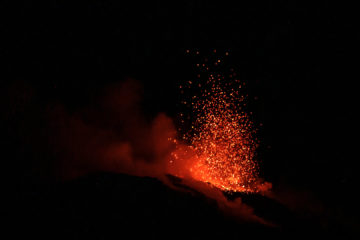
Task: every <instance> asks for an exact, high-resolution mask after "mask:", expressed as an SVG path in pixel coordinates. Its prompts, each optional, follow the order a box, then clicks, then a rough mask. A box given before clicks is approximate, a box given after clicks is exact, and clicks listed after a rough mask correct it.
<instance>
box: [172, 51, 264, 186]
mask: <svg viewBox="0 0 360 240" xmlns="http://www.w3.org/2000/svg"><path fill="white" fill-rule="evenodd" d="M189 52H190V51H187V53H189ZM214 53H216V51H214ZM196 54H197V55H199V52H196ZM216 54H217V53H216ZM217 55H218V54H217ZM228 55H229V53H228V52H226V53H225V56H228ZM222 62H223V60H222V59H220V58H215V60H214V59H212V60H210V59H208V58H205V59H203V62H201V63H197V64H196V66H197V68H198V70H199V72H200V73H199V74H198V79H197V80H196V81H188V83H187V86H181V87H180V88H182V90H183V89H185V88H188V89H191V91H192V92H193V93H195V94H193V95H192V96H191V99H190V100H188V101H183V104H185V105H186V106H190V107H191V115H192V116H191V118H192V119H193V121H192V124H191V129H190V131H188V133H186V134H184V136H183V140H184V141H185V142H187V143H188V144H189V146H188V148H187V150H186V151H192V152H193V153H194V154H192V155H191V160H189V159H187V160H184V159H183V160H181V159H177V161H184V162H186V168H187V170H188V171H189V175H190V176H191V177H192V178H193V179H195V180H198V181H202V182H206V183H209V184H211V185H212V186H215V187H217V188H220V189H222V190H225V191H233V192H255V191H256V184H257V182H258V164H257V162H256V161H255V150H256V147H257V140H256V138H255V130H254V128H253V123H252V122H251V121H250V118H249V116H248V114H247V113H246V112H245V111H244V110H243V108H244V106H245V105H246V103H245V97H244V96H243V95H242V94H241V93H240V90H241V88H242V86H243V83H241V82H240V81H239V80H238V79H236V78H235V76H236V73H234V71H233V69H231V71H230V73H229V74H223V73H222V72H221V71H219V70H218V66H219V64H222ZM212 68H216V70H215V71H211V70H212ZM195 89H196V90H195ZM181 116H184V114H181ZM183 122H184V121H183ZM181 149H182V150H183V149H184V148H183V147H182V148H181ZM174 155H176V156H177V158H178V156H179V148H178V149H177V151H175V152H174V153H173V156H174Z"/></svg>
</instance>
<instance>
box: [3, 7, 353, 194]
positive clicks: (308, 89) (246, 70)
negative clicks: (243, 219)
mask: <svg viewBox="0 0 360 240" xmlns="http://www.w3.org/2000/svg"><path fill="white" fill-rule="evenodd" d="M235 2H236V3H235ZM338 4H339V3H338ZM0 6H1V7H0V15H1V18H2V20H1V25H0V26H1V39H2V40H4V41H3V43H2V44H1V46H0V66H1V67H0V69H1V109H2V111H1V121H2V124H1V132H2V134H1V145H2V149H3V150H2V152H3V153H2V155H3V156H2V157H1V158H2V160H1V161H2V164H3V166H2V168H1V171H2V173H1V175H2V178H3V179H4V181H2V184H1V185H3V184H4V183H5V182H6V183H9V182H10V183H14V184H15V185H16V186H17V184H20V185H21V184H24V183H28V182H31V181H37V180H38V178H40V179H42V177H40V176H43V175H45V176H51V170H50V169H51V167H49V165H51V159H49V154H48V153H47V150H46V147H45V148H42V144H43V142H44V141H43V139H46V135H47V132H46V130H44V128H43V126H44V124H45V122H46V111H47V109H48V108H49V107H51V106H52V105H56V104H61V105H63V106H65V108H66V109H68V111H69V112H77V111H78V110H79V109H82V108H83V107H89V106H91V104H92V103H93V102H94V101H95V100H94V99H96V97H97V96H98V95H99V94H100V92H101V89H102V88H104V87H105V86H107V85H108V84H110V83H114V82H118V81H122V80H124V79H125V78H127V77H130V78H134V79H137V80H138V81H140V82H141V83H142V84H143V89H144V96H143V97H144V104H143V108H144V109H143V110H144V112H145V113H146V115H147V116H148V117H149V118H151V117H152V116H154V115H155V114H157V113H158V112H165V113H166V114H168V115H169V116H171V117H175V116H176V113H177V108H176V106H177V105H178V103H179V95H178V89H177V86H178V84H179V82H181V81H184V80H187V79H191V78H193V77H194V76H195V74H196V73H195V72H194V70H193V65H192V63H193V61H194V60H192V59H191V58H190V59H189V58H188V57H186V56H185V54H184V53H185V50H186V49H199V50H200V51H201V52H204V53H205V55H206V53H208V52H210V51H211V50H212V49H215V48H216V49H218V50H219V51H225V50H230V52H231V56H230V58H229V66H233V67H235V68H236V70H237V71H238V73H239V75H240V76H241V79H242V80H243V81H245V82H246V83H247V91H248V94H249V96H250V99H253V98H254V97H255V96H256V97H258V100H257V101H253V100H251V101H250V103H249V105H250V109H251V110H252V111H253V112H254V121H255V122H256V123H262V124H263V127H262V128H261V130H260V131H259V139H260V140H261V146H260V148H259V156H260V158H261V161H262V174H263V176H264V177H265V178H266V179H268V180H269V181H272V182H274V183H275V185H276V184H277V183H278V184H289V185H293V186H297V187H299V188H304V189H310V190H311V191H313V192H316V194H319V195H320V196H325V197H324V198H326V197H329V196H332V194H333V192H334V191H336V192H337V193H339V195H341V196H342V197H335V200H334V201H337V200H338V199H337V198H345V199H350V198H351V197H352V194H351V191H350V190H351V189H353V188H356V187H357V186H358V183H359V180H358V177H357V168H356V167H355V166H356V162H357V157H356V154H355V153H356V146H355V141H354V140H353V139H354V138H355V137H356V136H355V133H354V130H355V126H356V125H357V122H355V120H354V117H355V113H356V112H357V110H358V108H357V104H356V103H355V101H356V99H357V98H356V96H357V88H356V87H355V83H356V80H357V79H358V72H357V69H356V68H357V63H358V61H357V60H356V59H357V56H358V54H357V48H358V47H357V44H358V40H359V39H358V38H359V32H358V26H357V25H356V21H355V20H356V19H355V18H356V15H357V13H356V12H355V8H354V6H347V5H345V4H343V3H341V5H335V4H331V3H327V2H325V1H316V4H315V3H312V4H305V3H303V1H264V2H260V1H259V2H257V1H229V2H226V1H179V2H177V3H175V2H174V1H147V2H146V3H142V2H140V1H128V2H124V1H95V0H94V1H50V0H49V1H23V2H22V3H21V2H16V3H15V2H12V1H6V2H4V1H2V3H1V5H0ZM39 149H42V150H39ZM44 169H45V170H44ZM44 172H46V173H44ZM9 179H10V180H9ZM45 179H46V178H45ZM5 185H7V186H8V187H9V184H5ZM15 185H14V186H15ZM11 186H12V185H11V184H10V187H11ZM339 195H338V196H339Z"/></svg>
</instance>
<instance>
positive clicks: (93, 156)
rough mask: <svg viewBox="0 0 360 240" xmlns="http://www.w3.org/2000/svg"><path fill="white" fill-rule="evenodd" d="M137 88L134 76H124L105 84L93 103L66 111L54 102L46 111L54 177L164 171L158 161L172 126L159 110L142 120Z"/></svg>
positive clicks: (163, 154) (164, 152) (165, 151)
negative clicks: (54, 159) (55, 163)
mask: <svg viewBox="0 0 360 240" xmlns="http://www.w3.org/2000/svg"><path fill="white" fill-rule="evenodd" d="M141 91H142V88H141V85H140V84H139V83H138V82H137V81H135V80H132V79H128V80H126V81H124V82H121V83H117V84H113V85H111V86H108V87H107V88H106V89H105V90H104V91H103V94H102V96H101V97H100V99H99V100H98V102H99V103H96V104H95V107H94V106H93V107H92V108H85V109H83V110H82V111H80V112H78V113H75V114H69V113H68V112H67V111H66V109H64V108H63V107H60V106H59V107H56V108H55V109H53V110H52V111H51V112H50V113H49V115H50V119H51V120H50V122H51V123H52V124H51V130H50V131H51V133H52V139H53V140H54V141H53V144H52V147H53V151H54V152H56V155H57V159H58V164H59V166H58V169H59V170H60V171H59V172H58V175H59V176H60V177H62V178H64V179H69V178H73V177H76V176H79V175H83V174H85V173H89V172H93V171H113V172H119V173H127V174H132V175H138V176H155V177H157V176H159V175H161V174H163V173H164V172H165V169H164V166H165V163H164V162H163V161H165V159H166V156H167V155H168V154H169V153H170V152H171V151H172V150H173V147H174V146H173V145H172V143H171V142H169V141H168V138H171V137H174V136H175V128H174V125H173V123H172V120H171V119H170V118H169V117H168V116H166V115H165V114H164V113H160V114H158V115H157V116H156V117H155V118H154V119H150V120H148V121H147V120H146V117H145V116H143V115H142V113H141V108H140V102H141Z"/></svg>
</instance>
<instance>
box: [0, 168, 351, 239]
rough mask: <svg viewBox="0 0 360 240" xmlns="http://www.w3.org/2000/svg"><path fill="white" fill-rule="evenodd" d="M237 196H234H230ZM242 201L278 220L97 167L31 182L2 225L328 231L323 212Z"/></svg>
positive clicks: (234, 235)
mask: <svg viewBox="0 0 360 240" xmlns="http://www.w3.org/2000/svg"><path fill="white" fill-rule="evenodd" d="M231 197H233V198H234V197H236V196H231ZM241 197H242V201H243V202H244V203H246V204H247V205H249V206H252V207H253V208H254V211H255V213H256V214H257V215H258V216H260V217H262V218H264V219H266V220H267V221H270V222H272V223H275V224H276V225H277V226H276V227H269V226H264V225H262V224H258V223H251V222H241V221H240V222H239V221H236V220H234V219H232V218H231V217H229V216H225V215H224V214H223V213H222V212H221V211H220V210H219V209H218V207H217V203H216V202H215V201H214V200H211V199H209V198H206V197H205V196H203V195H202V194H200V193H196V192H195V191H194V192H186V191H176V190H173V189H171V188H169V187H167V186H166V185H164V184H163V183H162V182H160V181H158V180H156V179H153V178H141V177H134V176H128V175H122V174H112V173H97V174H92V175H88V176H85V177H81V178H78V179H75V180H72V181H68V182H65V183H61V184H58V185H56V186H54V185H52V186H46V187H45V186H42V187H33V188H32V189H31V191H30V190H29V191H26V192H22V193H21V194H20V193H16V194H15V199H12V200H11V202H10V201H9V202H8V203H6V204H5V205H4V206H3V209H2V211H3V214H2V216H3V217H5V219H6V225H3V227H4V229H6V231H10V233H11V235H12V236H13V237H16V236H17V235H19V234H20V235H23V234H25V235H26V236H28V237H37V238H39V237H40V238H47V239H115V238H116V239H136V238H163V239H174V238H175V239H195V238H196V239H214V238H217V239H225V238H228V239H243V238H244V237H246V238H252V239H254V238H255V239H257V238H268V237H277V238H279V237H281V238H282V237H284V238H288V237H291V238H294V237H299V236H309V237H313V236H322V237H324V236H330V235H332V234H341V236H345V235H347V234H349V233H345V232H342V231H341V229H335V228H331V227H328V228H325V227H324V226H322V225H321V223H320V222H319V221H318V219H315V218H311V216H308V217H307V218H306V219H304V217H303V216H302V217H300V216H297V215H296V214H295V213H294V212H292V211H290V210H289V209H288V208H286V207H285V206H283V205H282V204H280V203H278V202H276V201H274V200H271V199H269V198H266V197H263V196H260V195H243V196H241Z"/></svg>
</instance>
